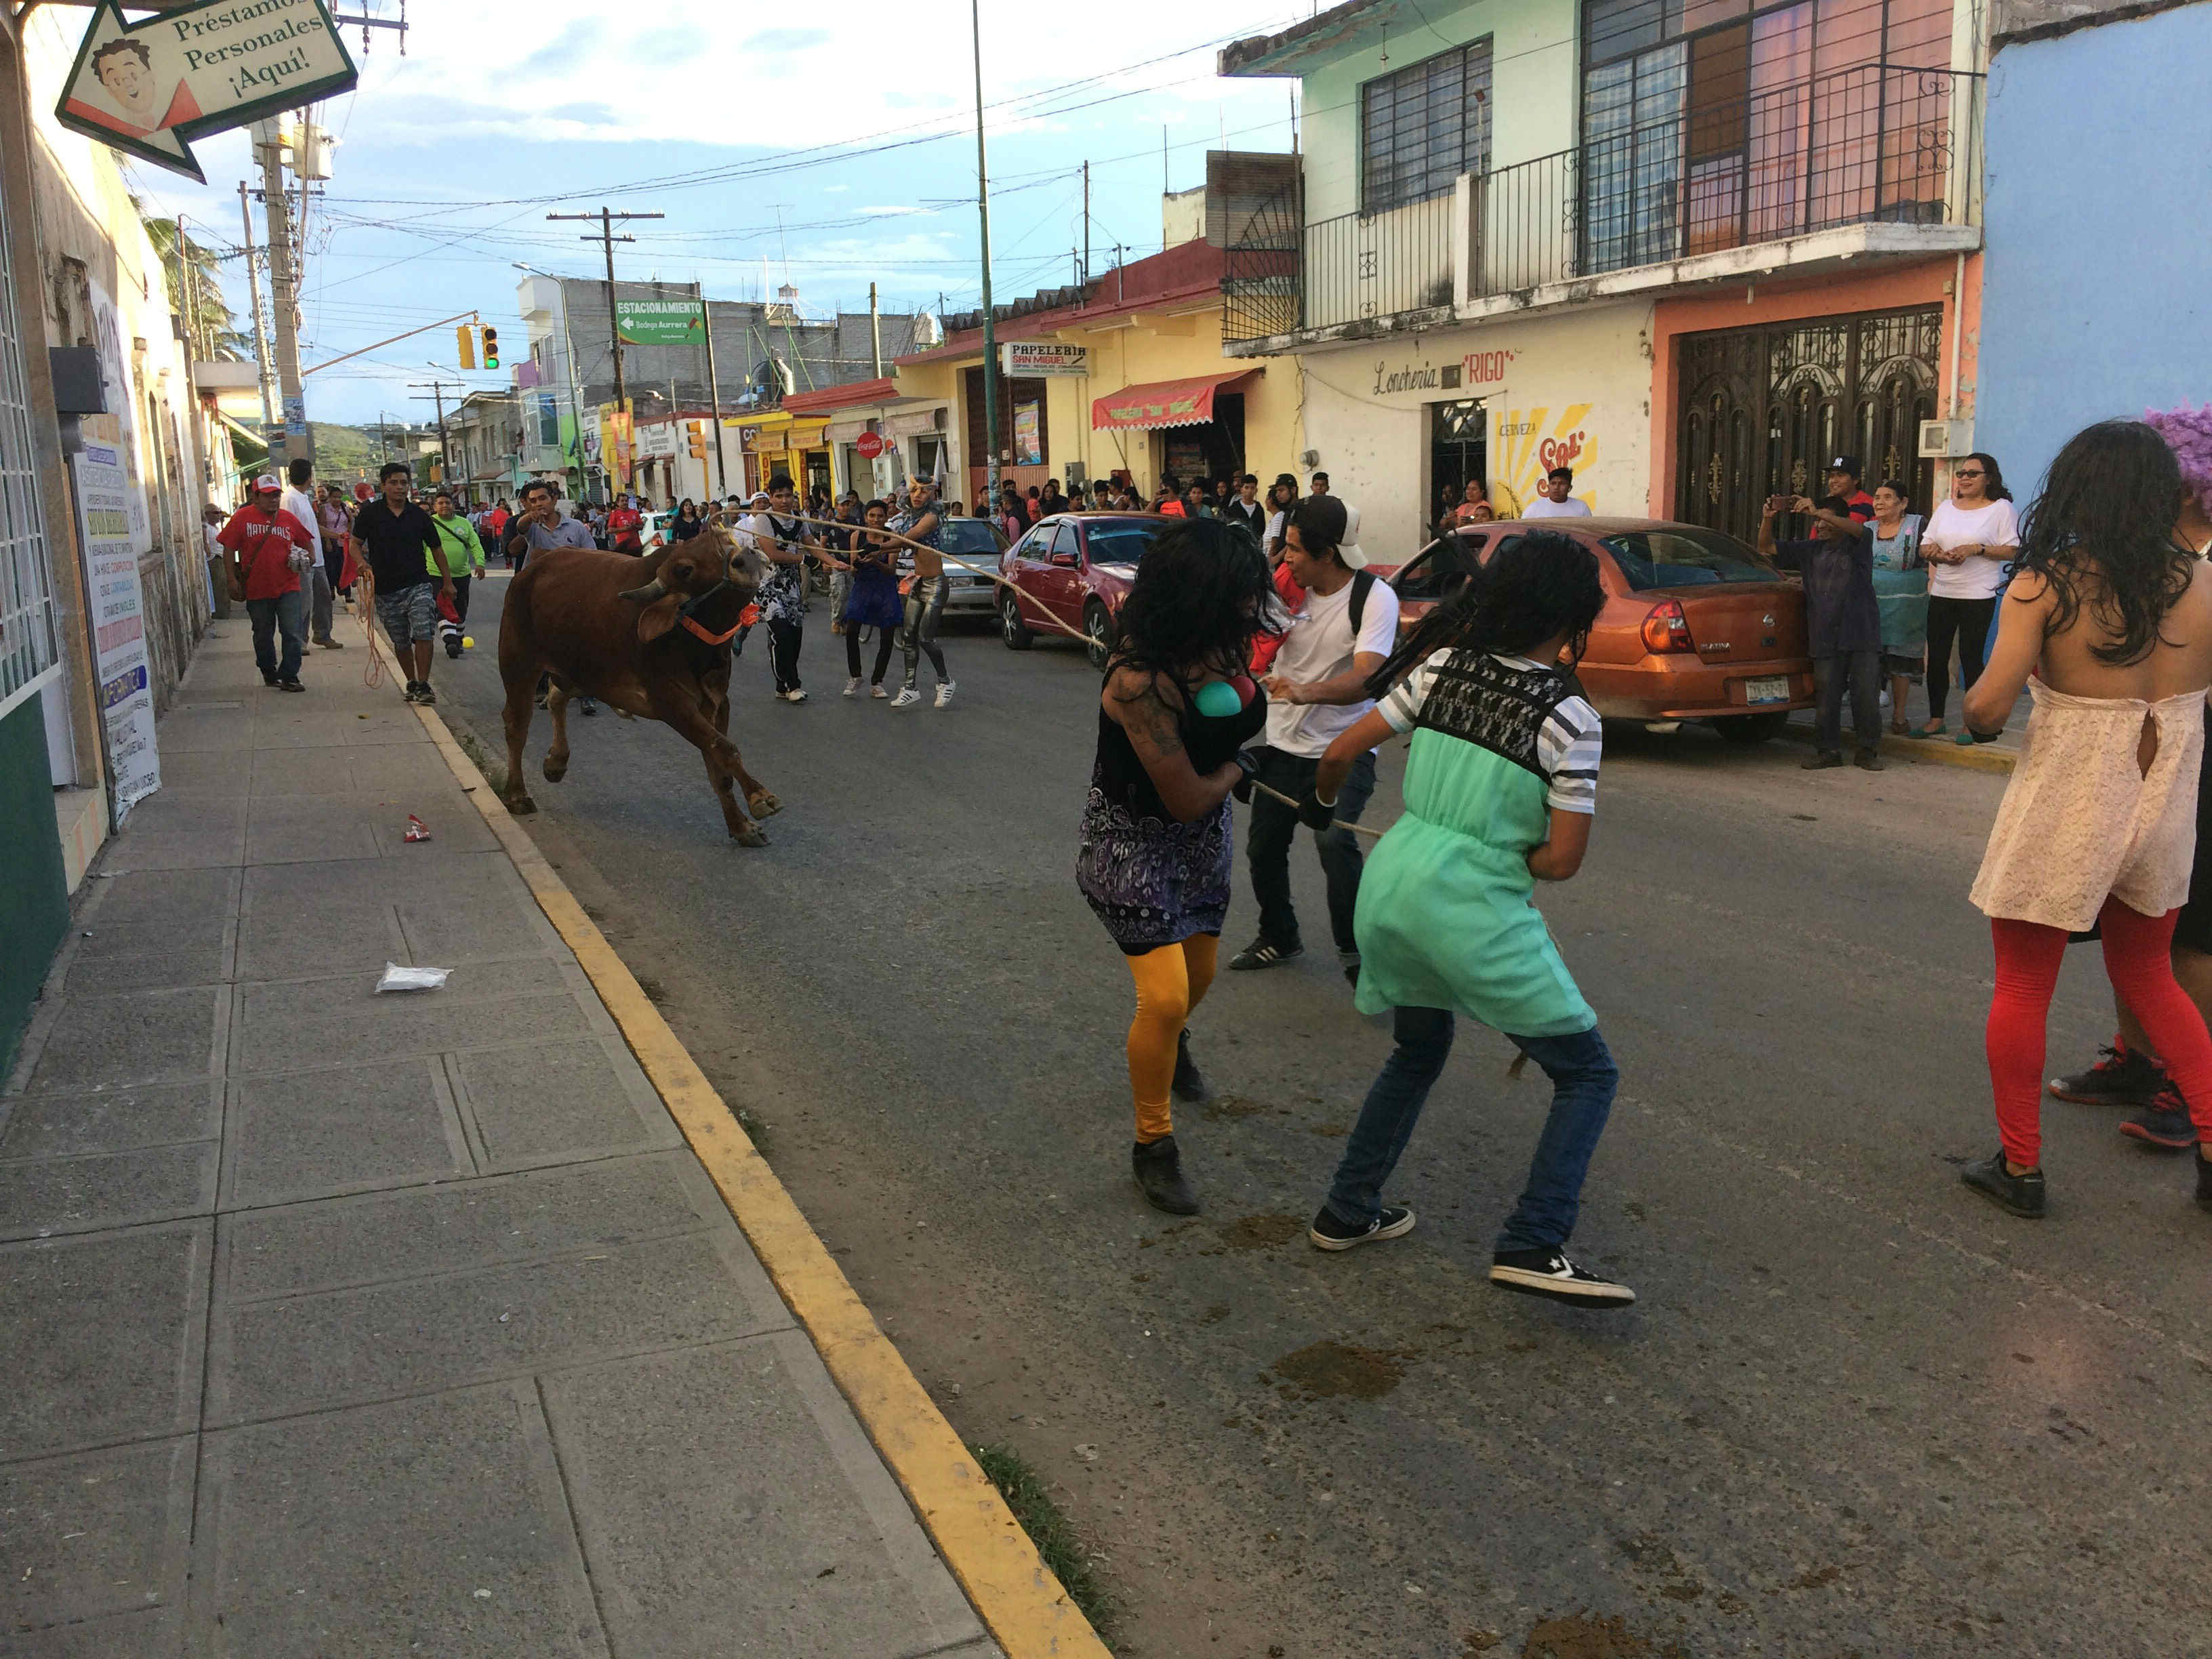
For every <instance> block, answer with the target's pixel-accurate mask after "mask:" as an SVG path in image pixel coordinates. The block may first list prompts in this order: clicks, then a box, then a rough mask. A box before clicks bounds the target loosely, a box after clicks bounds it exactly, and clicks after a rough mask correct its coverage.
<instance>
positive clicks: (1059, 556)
mask: <svg viewBox="0 0 2212 1659" xmlns="http://www.w3.org/2000/svg"><path fill="white" fill-rule="evenodd" d="M1052 562H1054V564H1056V565H1058V566H1059V567H1060V568H1061V569H1063V570H1073V569H1074V568H1075V555H1074V554H1073V553H1055V554H1054V555H1053V556H1052Z"/></svg>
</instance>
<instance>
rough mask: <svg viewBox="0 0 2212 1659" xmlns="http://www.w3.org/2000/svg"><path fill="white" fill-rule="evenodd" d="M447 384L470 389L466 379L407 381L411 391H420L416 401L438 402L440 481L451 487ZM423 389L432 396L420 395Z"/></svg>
mask: <svg viewBox="0 0 2212 1659" xmlns="http://www.w3.org/2000/svg"><path fill="white" fill-rule="evenodd" d="M447 386H452V387H453V389H454V390H455V391H456V392H466V391H467V390H468V389H469V383H468V382H467V381H466V380H410V381H409V382H408V383H407V387H408V390H409V391H410V392H417V393H418V395H417V396H416V399H415V401H416V403H418V404H420V403H428V402H431V401H432V400H434V399H435V402H436V403H437V405H438V482H439V483H441V484H442V485H444V486H445V487H446V488H447V489H452V488H453V459H452V457H451V455H450V454H449V453H448V452H447V448H446V388H447ZM422 391H428V392H429V394H430V396H429V397H428V398H424V397H422V396H420V395H419V393H420V392H422Z"/></svg>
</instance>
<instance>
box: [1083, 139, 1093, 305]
mask: <svg viewBox="0 0 2212 1659" xmlns="http://www.w3.org/2000/svg"><path fill="white" fill-rule="evenodd" d="M1083 282H1084V284H1085V286H1086V287H1088V286H1089V285H1090V282H1091V163H1090V162H1088V161H1085V163H1084V164H1083Z"/></svg>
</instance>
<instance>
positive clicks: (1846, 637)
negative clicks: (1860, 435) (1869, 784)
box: [1759, 495, 1884, 772]
mask: <svg viewBox="0 0 2212 1659" xmlns="http://www.w3.org/2000/svg"><path fill="white" fill-rule="evenodd" d="M1783 513H1804V514H1805V515H1806V516H1807V517H1808V519H1810V520H1812V524H1813V528H1814V532H1815V533H1814V535H1812V536H1810V537H1808V538H1805V539H1803V540H1800V541H1790V542H1783V543H1780V544H1777V543H1776V541H1775V538H1774V521H1775V520H1776V519H1777V518H1778V517H1780V516H1781V515H1782V514H1783ZM1759 557H1760V558H1762V559H1764V560H1765V561H1766V562H1767V563H1769V564H1771V565H1773V566H1775V567H1777V568H1780V569H1785V570H1796V571H1798V572H1800V573H1802V575H1803V576H1804V579H1805V635H1806V638H1807V640H1808V642H1809V644H1810V647H1811V649H1812V653H1813V686H1814V697H1815V698H1816V699H1817V705H1816V708H1815V709H1814V749H1813V753H1812V755H1811V756H1810V757H1808V758H1807V759H1806V760H1805V762H1804V763H1803V765H1804V768H1805V769H1806V770H1807V771H1808V772H1814V771H1819V770H1820V769H1823V768H1826V767H1831V766H1841V765H1842V764H1843V763H1844V735H1843V720H1844V686H1845V684H1849V685H1850V693H1851V729H1852V731H1853V732H1854V734H1855V735H1856V736H1857V738H1858V759H1857V765H1858V766H1859V767H1860V768H1861V769H1863V770H1865V771H1869V772H1880V771H1881V770H1883V769H1884V766H1883V763H1882V758H1881V754H1880V752H1879V750H1880V749H1881V702H1880V697H1881V604H1880V602H1879V601H1878V600H1877V599H1876V598H1875V591H1874V543H1873V542H1872V540H1871V539H1870V538H1869V536H1868V533H1867V528H1866V526H1864V525H1863V524H1861V523H1860V522H1859V521H1858V520H1857V519H1855V518H1853V517H1852V516H1851V506H1850V501H1848V500H1847V499H1846V498H1845V497H1844V496H1841V495H1825V496H1823V497H1821V499H1820V500H1819V501H1811V500H1808V498H1806V497H1805V496H1802V495H1796V496H1791V495H1770V496H1768V497H1767V498H1766V507H1765V511H1764V512H1762V513H1760V514H1759Z"/></svg>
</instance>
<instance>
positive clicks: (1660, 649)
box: [1390, 519, 1813, 743]
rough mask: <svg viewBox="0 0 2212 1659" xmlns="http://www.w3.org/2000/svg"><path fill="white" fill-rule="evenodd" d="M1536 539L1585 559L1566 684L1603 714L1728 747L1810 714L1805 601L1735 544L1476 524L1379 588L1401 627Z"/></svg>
mask: <svg viewBox="0 0 2212 1659" xmlns="http://www.w3.org/2000/svg"><path fill="white" fill-rule="evenodd" d="M1536 530H1542V531H1548V532H1553V533H1554V534H1558V535H1563V536H1566V537H1568V538H1571V539H1572V540H1575V541H1577V542H1580V543H1581V544H1583V546H1585V547H1587V548H1589V550H1590V551H1591V552H1593V553H1595V555H1596V556H1597V562H1598V575H1599V579H1600V580H1601V581H1602V582H1603V583H1604V585H1605V594H1606V599H1605V609H1604V610H1603V611H1601V612H1600V613H1599V614H1598V619H1597V625H1596V626H1595V628H1593V629H1591V630H1590V637H1589V650H1588V651H1586V652H1585V653H1583V659H1582V665H1581V667H1580V668H1579V670H1578V671H1577V672H1578V673H1579V675H1580V678H1581V679H1582V683H1583V690H1584V693H1585V695H1587V696H1589V700H1590V702H1592V703H1593V704H1594V705H1595V707H1596V708H1597V711H1598V713H1599V714H1604V715H1607V716H1617V717H1620V718H1623V719H1629V720H1711V721H1712V722H1713V725H1714V726H1715V728H1716V729H1717V731H1718V732H1720V734H1721V735H1722V736H1723V737H1724V738H1729V739H1731V740H1733V741H1735V742H1738V743H1763V742H1765V740H1766V739H1767V738H1772V737H1777V736H1779V735H1780V733H1781V731H1782V728H1783V726H1784V725H1785V724H1786V723H1787V722H1788V720H1789V717H1790V710H1791V709H1793V708H1811V707H1812V706H1813V659H1812V658H1811V656H1810V655H1809V654H1808V649H1807V645H1806V638H1805V595H1804V590H1803V589H1802V586H1799V584H1798V583H1796V581H1794V580H1790V578H1788V577H1785V576H1784V575H1783V574H1781V573H1780V572H1778V571H1777V570H1775V569H1774V568H1772V567H1771V566H1770V565H1766V564H1763V563H1761V562H1759V557H1758V556H1757V555H1756V554H1754V553H1753V551H1752V550H1750V549H1749V548H1747V547H1746V546H1745V545H1744V544H1742V543H1741V542H1739V541H1737V540H1736V539H1735V538H1734V537H1732V536H1728V535H1725V534H1723V532H1720V531H1717V530H1707V529H1705V528H1703V527H1702V526H1698V525H1687V524H1673V523H1668V522H1667V521H1665V520H1656V519H1541V520H1508V521H1503V522H1499V523H1496V524H1485V525H1474V526H1469V527H1468V528H1467V529H1465V530H1462V531H1458V532H1454V534H1453V535H1451V536H1450V537H1449V538H1446V539H1444V540H1443V541H1441V542H1438V543H1437V544H1434V545H1432V546H1431V547H1429V548H1427V549H1425V550H1423V551H1422V552H1421V553H1419V554H1418V555H1417V556H1414V557H1413V559H1411V560H1409V561H1408V562H1407V563H1406V564H1405V565H1404V567H1403V568H1401V569H1400V570H1399V571H1398V572H1397V574H1395V576H1393V577H1392V578H1391V579H1390V581H1391V586H1393V587H1395V589H1396V590H1397V592H1398V599H1399V606H1400V609H1399V623H1400V627H1401V629H1404V628H1410V627H1411V626H1412V625H1413V623H1415V622H1417V621H1419V619H1420V617H1423V616H1425V615H1426V614H1427V613H1428V611H1430V609H1431V607H1433V606H1434V605H1435V604H1436V603H1437V601H1438V600H1440V599H1445V598H1447V597H1449V594H1450V592H1452V590H1453V589H1454V588H1455V586H1457V585H1458V584H1459V583H1460V582H1461V581H1462V580H1465V579H1466V576H1467V574H1468V571H1469V570H1471V569H1472V568H1474V565H1476V564H1479V563H1480V562H1482V561H1483V560H1484V559H1485V558H1486V556H1487V555H1488V553H1489V551H1490V550H1492V549H1494V548H1495V547H1497V546H1498V544H1500V543H1501V542H1502V541H1503V540H1504V538H1506V537H1508V536H1515V535H1519V534H1522V532H1528V531H1536Z"/></svg>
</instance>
